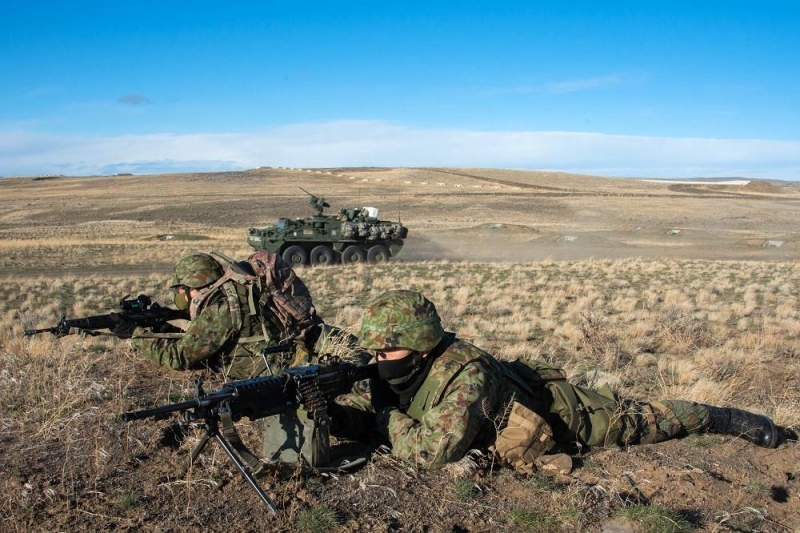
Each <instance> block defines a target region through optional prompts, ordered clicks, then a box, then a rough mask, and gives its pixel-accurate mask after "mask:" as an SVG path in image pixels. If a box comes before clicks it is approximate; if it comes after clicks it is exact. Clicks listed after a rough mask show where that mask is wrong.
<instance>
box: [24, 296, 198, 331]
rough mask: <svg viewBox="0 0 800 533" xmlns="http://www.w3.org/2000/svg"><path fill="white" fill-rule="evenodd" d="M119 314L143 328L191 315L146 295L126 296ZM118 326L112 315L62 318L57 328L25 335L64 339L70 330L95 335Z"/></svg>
mask: <svg viewBox="0 0 800 533" xmlns="http://www.w3.org/2000/svg"><path fill="white" fill-rule="evenodd" d="M119 314H121V315H123V316H124V317H125V318H127V319H128V320H130V321H131V322H133V323H135V324H136V325H137V326H141V327H143V328H155V327H158V326H161V325H162V324H164V323H165V322H168V321H170V320H177V319H181V318H183V319H188V318H189V313H188V312H187V311H180V310H178V309H172V308H170V307H164V306H162V305H159V304H158V303H155V302H153V301H152V300H151V299H150V297H149V296H147V295H146V294H140V295H139V296H137V297H136V298H131V295H130V294H129V295H127V296H125V297H124V298H123V299H122V300H120V302H119ZM116 324H117V323H116V321H114V318H113V317H112V316H111V313H109V314H107V315H96V316H89V317H86V318H71V319H67V317H66V316H62V317H61V320H59V321H58V324H56V325H55V326H52V327H49V328H42V329H26V330H25V331H24V332H23V334H24V335H25V336H26V337H30V336H31V335H38V334H39V333H52V334H53V335H55V336H56V337H63V336H65V335H69V334H70V330H71V329H73V328H74V329H79V330H81V331H84V332H86V333H88V334H90V335H94V334H95V333H94V331H95V330H98V329H113V328H114V326H116Z"/></svg>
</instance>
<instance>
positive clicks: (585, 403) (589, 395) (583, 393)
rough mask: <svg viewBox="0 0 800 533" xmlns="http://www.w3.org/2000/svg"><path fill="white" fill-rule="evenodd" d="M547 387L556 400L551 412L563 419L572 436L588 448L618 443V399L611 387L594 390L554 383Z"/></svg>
mask: <svg viewBox="0 0 800 533" xmlns="http://www.w3.org/2000/svg"><path fill="white" fill-rule="evenodd" d="M545 387H546V388H547V390H549V391H550V394H551V395H552V397H553V403H552V406H551V408H550V412H551V413H553V414H555V415H557V416H558V417H559V418H561V420H563V422H564V424H565V425H566V427H567V429H568V430H569V435H570V437H573V438H574V439H575V440H577V441H578V442H579V443H580V444H583V445H586V446H608V445H610V444H613V443H614V442H615V441H616V435H615V432H616V431H618V429H619V428H618V427H617V425H618V424H617V422H618V418H619V417H618V416H617V415H616V408H617V400H616V398H615V397H614V393H613V392H612V391H611V388H610V387H609V386H608V385H603V386H602V387H600V388H599V389H598V390H592V389H584V388H583V387H578V386H576V385H571V384H570V383H568V382H566V381H551V382H549V383H547V384H546V385H545ZM559 440H560V439H559Z"/></svg>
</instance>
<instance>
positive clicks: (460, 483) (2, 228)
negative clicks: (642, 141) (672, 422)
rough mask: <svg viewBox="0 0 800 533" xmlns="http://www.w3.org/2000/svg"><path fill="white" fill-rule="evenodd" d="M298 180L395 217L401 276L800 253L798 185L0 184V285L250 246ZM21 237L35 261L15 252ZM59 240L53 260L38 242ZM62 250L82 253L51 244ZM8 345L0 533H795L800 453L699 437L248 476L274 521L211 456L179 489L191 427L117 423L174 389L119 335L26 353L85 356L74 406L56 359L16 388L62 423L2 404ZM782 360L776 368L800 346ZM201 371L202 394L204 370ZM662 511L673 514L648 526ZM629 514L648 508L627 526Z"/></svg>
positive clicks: (431, 172)
mask: <svg viewBox="0 0 800 533" xmlns="http://www.w3.org/2000/svg"><path fill="white" fill-rule="evenodd" d="M298 186H301V187H303V188H305V189H307V190H309V191H312V192H313V193H314V194H317V195H319V196H325V197H326V198H327V199H328V201H329V202H330V203H331V205H332V206H334V209H336V208H338V207H343V206H350V205H376V206H378V207H380V209H381V218H386V219H392V220H396V219H397V218H400V219H401V220H402V221H403V223H404V224H406V225H407V226H408V227H409V233H410V236H409V238H408V239H407V242H406V245H405V247H404V249H403V250H402V252H401V254H400V255H399V256H398V257H397V258H396V259H395V260H396V261H401V262H404V263H405V262H418V261H422V262H442V263H447V262H448V261H449V262H457V261H498V262H531V261H539V260H545V259H547V260H555V261H572V260H578V259H587V258H598V259H600V258H603V259H617V258H626V257H643V258H663V257H668V258H685V259H708V260H723V261H728V260H748V261H778V260H780V261H795V260H797V259H798V258H800V246H798V237H800V186H797V185H795V184H781V183H766V182H760V183H751V184H750V185H739V186H726V185H715V184H692V185H674V184H659V183H646V182H641V181H636V180H608V179H603V178H596V177H590V176H572V175H565V174H556V173H543V172H526V171H499V170H488V169H374V168H370V169H358V168H355V169H313V170H302V169H257V170H253V171H247V172H237V173H219V174H181V175H170V176H119V177H96V178H61V177H59V178H54V179H47V180H41V179H39V180H36V179H7V180H0V246H2V248H1V250H2V259H0V276H2V277H3V279H5V280H19V279H26V278H42V277H52V278H53V279H55V278H58V277H61V276H65V277H67V278H68V279H75V277H76V276H78V277H81V278H86V279H88V280H91V277H92V276H93V275H100V274H107V273H109V272H116V273H118V274H119V275H120V276H125V275H129V276H147V275H153V274H155V275H164V276H165V275H166V274H167V273H169V271H170V268H171V265H172V264H173V263H174V260H175V259H176V258H177V257H179V256H180V252H181V251H182V250H184V249H185V247H186V246H188V245H187V243H186V242H182V243H180V246H182V247H183V248H168V247H169V246H173V245H170V244H163V243H162V244H158V245H157V246H158V248H157V249H155V250H156V251H154V252H152V253H153V254H154V255H148V256H144V255H143V256H142V257H140V258H137V257H133V258H131V257H130V255H131V254H129V253H124V252H125V251H126V250H131V249H133V246H134V245H139V244H141V245H142V246H151V244H150V243H152V242H154V239H155V238H156V236H157V235H159V234H168V233H178V232H183V233H187V234H190V235H193V236H195V237H206V236H209V238H210V239H212V241H214V242H221V243H222V245H223V246H226V245H227V246H228V247H229V248H230V249H234V250H237V249H238V250H246V246H245V244H244V235H245V230H246V228H248V227H251V226H259V225H267V224H269V223H272V222H274V220H275V219H277V218H278V217H280V216H285V217H300V216H306V215H307V214H308V212H309V208H308V201H307V198H306V197H305V195H304V194H303V193H302V192H301V191H298V190H297V187H298ZM115 228H118V229H115ZM219 235H224V237H219ZM229 235H234V237H230V236H229ZM239 235H241V244H239V240H238V239H239V237H238V236H239ZM92 239H96V240H97V241H98V242H100V241H102V242H103V243H105V244H103V245H102V246H100V245H99V244H98V246H97V247H94V248H93V247H91V246H89V245H87V244H86V243H87V242H88V243H92V242H93V241H92ZM214 239H217V240H214ZM231 239H234V240H231ZM37 241H42V244H41V247H40V246H39V245H38V244H36V245H33V244H31V243H34V242H37ZM59 241H61V242H62V243H65V244H64V245H63V247H61V248H60V247H58V246H55V245H54V244H53V243H58V242H59ZM117 241H120V242H117ZM66 243H69V246H73V243H75V244H74V246H75V248H76V250H78V252H75V253H72V252H70V253H66V252H64V251H63V248H64V247H66V246H67V244H66ZM778 243H780V244H778ZM103 246H104V247H105V248H104V247H103ZM154 246H155V245H154ZM175 246H178V245H175ZM237 247H238V248H237ZM120 251H122V253H120ZM147 253H150V252H147ZM54 254H55V255H54ZM58 254H61V255H58ZM117 254H120V255H121V256H124V257H125V258H124V259H121V258H120V257H119V256H118V255H117ZM56 255H57V257H56ZM176 256H177V257H176ZM88 257H91V258H92V260H91V261H88V260H87V258H88ZM88 283H90V281H89V282H88ZM795 290H796V289H795ZM15 316H16V315H15ZM8 317H11V314H10V313H9V314H8ZM26 342H30V341H24V340H21V339H20V338H18V336H14V335H11V334H10V333H8V332H5V333H4V334H3V335H2V336H0V355H2V357H3V360H4V363H3V365H2V373H0V394H2V395H3V397H4V398H6V400H5V401H3V404H2V405H3V408H2V410H3V411H5V413H4V416H3V417H2V421H0V429H1V430H2V431H0V531H9V532H11V531H15V532H23V531H25V532H28V531H49V532H57V531H59V532H60V531H64V532H74V531H81V532H83V531H154V532H155V531H158V532H167V531H181V532H182V531H227V530H235V531H314V532H316V531H341V532H361V531H363V532H367V531H430V532H439V531H443V532H444V531H453V532H457V531H605V532H617V531H618V532H623V531H681V530H688V529H698V530H705V531H775V532H779V531H780V532H784V531H800V481H798V478H800V467H798V465H799V464H800V447H798V444H797V442H796V441H792V442H786V443H784V444H782V446H780V447H779V448H778V449H775V450H767V449H762V448H757V447H755V446H753V445H750V444H748V443H746V442H744V441H742V440H741V439H736V438H731V437H722V436H715V435H702V436H693V437H689V438H686V439H682V440H677V441H671V442H668V443H664V444H659V445H653V446H638V447H632V448H630V449H609V450H582V451H576V450H567V451H568V452H569V456H568V458H567V459H566V461H567V464H569V465H570V466H569V468H568V469H567V471H562V470H559V469H548V467H547V465H542V468H541V469H540V471H539V472H538V473H536V474H534V475H532V476H523V475H519V474H516V473H513V472H511V471H510V470H508V469H505V468H499V467H498V466H497V465H495V464H493V463H492V461H491V460H490V459H489V458H487V457H485V456H483V457H481V456H474V457H473V461H472V462H464V463H462V464H460V465H456V466H455V467H452V468H448V469H446V470H445V471H434V472H424V471H418V470H415V469H413V468H411V467H410V466H408V465H406V464H403V463H399V462H397V461H395V460H393V459H392V458H391V457H390V456H387V455H385V454H381V453H376V454H374V455H373V456H372V457H371V460H370V462H369V463H368V464H367V465H366V466H365V467H363V468H361V469H360V470H357V471H355V472H352V473H349V472H348V473H318V472H314V471H313V470H311V469H292V468H284V469H268V471H267V472H266V473H265V474H263V475H261V476H260V477H259V482H260V484H261V485H262V486H263V488H264V489H265V491H266V492H267V494H268V495H269V497H270V498H271V499H272V500H274V501H275V502H276V504H277V505H278V507H279V508H280V514H279V515H277V516H273V515H272V514H270V513H269V512H268V510H267V509H266V507H265V506H264V505H263V503H262V502H261V501H260V500H259V499H258V497H257V496H256V494H255V492H254V491H253V490H252V488H251V487H250V486H248V484H247V483H246V482H245V481H244V480H243V479H242V478H241V476H240V475H239V473H238V472H237V471H236V469H235V468H234V467H233V466H232V465H231V464H230V462H229V460H228V459H227V457H226V456H225V455H224V453H223V452H222V451H221V450H220V449H219V447H218V446H216V445H215V444H210V445H209V447H208V448H207V450H206V452H205V453H204V454H203V456H202V457H201V460H200V463H199V464H197V465H195V466H194V467H193V468H192V469H190V470H189V472H188V473H187V474H186V475H184V476H181V475H179V472H180V465H181V462H182V461H184V460H185V459H186V458H187V456H188V454H189V453H190V452H191V450H192V448H193V446H194V445H195V444H196V442H197V440H198V438H199V437H200V436H201V432H200V430H199V429H197V428H189V427H183V426H179V425H178V424H177V423H176V422H175V421H174V420H172V421H170V420H165V421H157V422H132V423H128V424H126V423H124V422H122V421H121V420H120V419H119V414H120V413H122V412H124V411H127V410H131V409H140V408H145V407H150V406H152V405H153V404H154V398H159V399H160V400H159V401H160V402H161V403H163V402H164V401H165V400H166V399H167V398H172V401H175V400H174V398H176V397H181V398H184V397H187V396H190V391H191V379H192V377H191V376H190V375H188V373H181V372H173V371H169V370H163V369H159V368H155V367H154V366H152V365H150V364H148V363H147V362H146V361H143V360H142V358H141V357H139V356H138V355H136V354H134V353H132V352H131V351H130V349H129V348H128V347H127V346H126V345H125V344H124V343H115V342H111V341H106V340H97V339H92V338H89V339H81V340H75V341H69V343H66V342H67V341H54V340H47V341H45V340H42V341H40V342H52V343H56V344H52V345H46V346H44V347H40V348H41V349H44V350H47V349H50V350H53V351H54V352H55V351H56V350H58V351H59V353H61V352H63V353H65V354H69V355H70V357H71V358H73V360H74V361H80V362H81V364H82V365H84V364H85V369H84V370H82V372H83V374H82V376H81V378H80V380H79V381H80V383H81V386H80V387H78V388H77V389H76V390H70V391H69V394H70V395H79V396H80V398H81V400H80V402H78V403H76V407H70V405H71V404H69V405H68V404H66V403H65V404H64V405H63V409H61V410H59V409H57V406H58V401H57V399H58V398H60V397H61V395H62V394H63V395H64V397H72V396H69V395H67V391H60V390H59V389H58V376H59V373H61V372H68V371H69V363H66V364H63V365H62V366H59V365H57V364H55V363H53V365H52V369H51V374H52V378H53V381H52V382H48V383H50V384H49V385H42V386H41V387H42V389H41V390H36V391H30V392H31V396H32V397H38V396H36V395H39V396H40V397H42V398H49V399H50V400H48V401H52V403H53V405H54V406H56V407H53V408H52V410H58V411H59V412H58V414H57V415H56V414H52V416H51V415H50V414H48V412H42V410H41V407H40V406H37V405H36V404H35V402H33V403H32V404H30V405H29V404H25V403H24V402H22V401H20V400H17V399H15V400H14V401H13V402H12V401H10V400H8V398H10V397H12V396H11V394H12V392H13V393H14V394H15V396H13V397H14V398H19V397H21V396H22V395H21V392H20V391H19V390H18V386H19V383H22V382H27V381H26V380H25V372H32V371H33V369H32V368H31V367H30V366H29V365H31V364H32V363H30V362H25V361H24V360H21V359H20V354H22V353H24V350H32V349H33V347H32V345H30V344H25V343H26ZM37 342H39V341H37ZM785 357H786V358H787V360H786V361H784V363H785V364H786V365H791V364H793V363H794V361H793V358H794V357H796V354H794V353H790V354H787V355H786V356H785ZM9 361H13V364H12V363H10V362H9ZM208 379H209V383H210V385H209V386H208V387H207V388H212V387H213V385H214V384H215V381H214V380H215V379H216V378H215V377H214V376H208ZM789 379H790V376H789V375H786V376H774V381H773V385H774V391H775V395H776V398H777V397H780V394H781V393H780V391H781V390H782V389H784V388H791V389H792V390H796V389H797V387H798V386H799V385H800V384H798V383H797V382H796V381H787V380H789ZM219 384H220V382H216V385H219ZM47 387H50V388H49V389H48V388H47ZM34 392H35V393H36V394H35V395H34V394H33V393H34ZM48 405H49V404H48ZM241 430H242V433H243V437H244V439H245V441H247V442H248V443H249V444H250V445H251V446H252V448H254V449H257V448H258V431H257V428H256V427H253V426H248V425H247V424H246V423H243V424H241ZM562 459H563V458H562ZM659 509H666V510H669V511H670V513H671V514H668V515H665V516H661V515H657V511H658V510H659ZM637 510H643V512H644V513H650V514H649V515H648V514H645V516H644V517H643V518H642V517H639V518H638V519H637V518H636V516H638V515H634V514H632V513H633V512H634V511H637ZM654 512H656V514H653V513H654Z"/></svg>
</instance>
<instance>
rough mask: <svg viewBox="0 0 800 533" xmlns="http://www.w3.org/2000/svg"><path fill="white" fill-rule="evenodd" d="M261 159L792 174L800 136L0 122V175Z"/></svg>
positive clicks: (199, 167)
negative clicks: (55, 126)
mask: <svg viewBox="0 0 800 533" xmlns="http://www.w3.org/2000/svg"><path fill="white" fill-rule="evenodd" d="M258 166H290V167H322V166H474V167H502V168H529V169H550V170H563V171H569V172H581V173H587V174H597V175H605V176H639V177H645V176H646V177H664V178H687V177H694V176H744V177H750V178H774V179H793V180H798V179H800V142H798V141H771V140H758V139H702V138H669V137H638V136H626V135H607V134H601V133H585V132H534V131H516V132H515V131H473V130H462V129H422V128H411V127H407V126H403V125H398V124H394V123H388V122H381V121H338V122H327V123H311V124H294V125H287V126H282V127H278V128H273V129H270V130H267V131H264V132H260V133H195V134H171V133H154V134H147V135H122V136H105V137H103V136H78V135H55V134H43V133H36V132H33V131H19V130H17V131H4V130H2V129H0V175H30V174H45V173H59V174H67V175H70V174H79V175H86V174H107V173H116V172H134V173H144V172H148V173H155V172H165V171H204V170H226V169H231V170H233V169H242V168H253V167H258Z"/></svg>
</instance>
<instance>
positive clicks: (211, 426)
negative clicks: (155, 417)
mask: <svg viewBox="0 0 800 533" xmlns="http://www.w3.org/2000/svg"><path fill="white" fill-rule="evenodd" d="M205 424H206V434H205V435H203V438H202V439H200V442H198V443H197V446H195V448H194V450H192V456H191V458H190V459H189V465H192V464H194V462H195V461H196V460H197V457H198V456H199V455H200V453H201V452H202V451H203V448H205V447H206V444H208V441H209V440H210V439H212V438H213V439H214V440H215V441H217V442H218V443H219V445H220V446H222V449H223V450H225V453H226V454H228V457H230V458H231V461H233V464H235V465H236V468H237V469H239V472H241V474H242V476H243V477H244V478H245V479H246V480H247V482H248V483H250V486H251V487H253V490H254V491H256V494H258V497H259V498H261V501H263V502H264V504H266V506H267V507H268V508H269V510H270V511H271V512H272V514H278V508H277V507H276V506H275V503H273V501H272V500H270V499H269V496H267V494H266V493H265V492H264V489H262V488H261V485H259V484H258V481H256V478H255V477H253V474H251V473H250V471H249V470H248V469H247V467H246V466H245V464H244V462H243V461H242V459H241V458H240V457H239V454H237V453H236V451H235V450H234V449H233V446H231V444H230V443H229V442H228V441H227V440H225V437H223V436H222V435H220V433H219V427H218V424H217V421H216V419H215V418H208V419H206V420H205Z"/></svg>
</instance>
